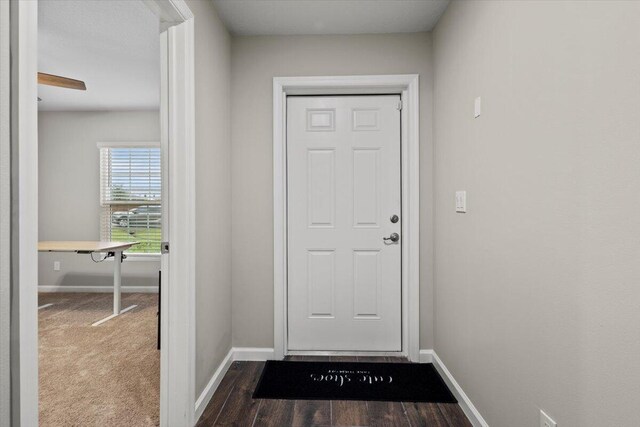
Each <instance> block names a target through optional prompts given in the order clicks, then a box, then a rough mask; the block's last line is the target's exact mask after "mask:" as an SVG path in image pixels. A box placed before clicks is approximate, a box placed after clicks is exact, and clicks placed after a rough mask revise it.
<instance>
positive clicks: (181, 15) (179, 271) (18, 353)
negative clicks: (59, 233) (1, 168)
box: [11, 0, 196, 427]
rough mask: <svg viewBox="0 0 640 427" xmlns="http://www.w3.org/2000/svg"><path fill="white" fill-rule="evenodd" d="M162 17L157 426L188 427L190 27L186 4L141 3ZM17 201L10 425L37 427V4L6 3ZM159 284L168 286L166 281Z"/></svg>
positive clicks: (191, 335)
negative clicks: (164, 248)
mask: <svg viewBox="0 0 640 427" xmlns="http://www.w3.org/2000/svg"><path fill="white" fill-rule="evenodd" d="M142 1H143V2H144V3H145V4H147V5H148V6H149V7H150V8H151V9H152V10H153V11H154V12H155V13H156V14H157V15H158V16H159V18H160V20H161V29H162V31H163V32H162V34H161V35H160V37H161V44H162V47H163V49H165V51H163V52H162V55H161V59H162V61H163V64H162V65H163V72H162V77H163V78H165V79H166V81H165V82H164V83H165V85H164V90H166V93H165V94H166V95H168V96H165V97H164V98H165V99H168V102H167V103H166V104H164V105H162V106H161V120H160V123H161V126H162V129H161V137H162V138H164V141H165V142H168V144H165V146H166V145H168V150H167V157H168V159H167V160H168V165H167V166H168V170H169V174H168V175H169V176H168V177H166V179H167V180H168V183H169V184H168V188H169V194H168V203H169V212H170V213H169V224H168V228H169V233H168V235H169V241H170V242H171V256H166V255H163V257H162V263H163V268H165V269H166V270H167V271H168V274H163V283H165V284H166V283H168V282H171V283H176V284H179V286H166V287H165V288H164V290H163V296H164V298H162V308H161V309H162V325H161V329H162V343H163V346H162V350H161V357H160V359H161V362H160V376H161V382H160V425H161V426H165V427H167V426H171V427H174V426H175V427H183V426H184V427H191V426H193V425H194V423H195V253H196V251H195V237H196V234H195V173H194V170H195V133H194V131H195V120H194V108H195V107H194V101H195V90H194V83H195V82H194V71H195V67H194V25H193V14H192V13H191V11H190V10H189V8H188V6H187V4H186V2H185V0H142ZM11 7H12V11H11V29H12V40H11V44H12V54H13V57H14V61H13V70H12V76H13V77H14V78H13V80H12V82H11V84H12V97H13V98H14V100H15V101H14V104H13V106H12V118H11V120H12V122H13V124H14V125H13V129H14V131H13V132H12V138H14V140H15V142H14V155H13V159H12V168H16V169H14V182H13V183H12V185H13V187H14V194H15V198H14V199H13V200H12V206H13V207H14V211H17V215H16V217H15V218H14V224H13V227H12V232H13V236H14V237H13V238H14V244H13V251H12V257H13V260H12V262H13V264H12V277H13V279H12V287H13V299H12V304H13V307H14V309H13V313H14V314H13V318H12V335H13V338H12V342H13V343H15V344H17V345H12V348H11V351H12V352H13V353H12V356H13V359H12V362H11V363H12V367H11V368H12V378H13V379H14V381H13V383H12V410H13V414H12V419H13V422H12V425H16V426H22V427H31V426H35V425H37V424H38V377H37V375H34V374H33V373H34V372H38V310H37V293H38V290H37V289H38V273H37V259H38V249H37V246H38V245H37V244H38V231H37V228H38V227H37V224H38V175H37V170H38V106H37V93H38V89H37V71H38V69H37V52H38V49H37V39H38V9H37V8H38V3H37V1H17V0H16V1H12V2H11ZM165 279H168V280H167V281H165Z"/></svg>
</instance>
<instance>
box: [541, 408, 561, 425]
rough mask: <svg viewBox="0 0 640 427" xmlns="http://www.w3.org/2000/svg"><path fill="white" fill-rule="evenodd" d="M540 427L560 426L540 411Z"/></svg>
mask: <svg viewBox="0 0 640 427" xmlns="http://www.w3.org/2000/svg"><path fill="white" fill-rule="evenodd" d="M540 427H558V424H557V423H556V422H555V421H553V420H552V419H551V417H550V416H549V415H547V414H545V413H544V411H543V410H542V409H541V410H540Z"/></svg>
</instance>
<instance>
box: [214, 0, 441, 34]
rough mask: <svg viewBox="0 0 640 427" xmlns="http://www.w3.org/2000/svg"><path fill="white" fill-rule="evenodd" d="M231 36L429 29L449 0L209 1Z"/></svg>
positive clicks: (392, 31) (404, 31) (363, 32)
mask: <svg viewBox="0 0 640 427" xmlns="http://www.w3.org/2000/svg"><path fill="white" fill-rule="evenodd" d="M213 3H214V4H215V7H216V10H217V11H218V14H219V15H220V18H221V19H222V21H223V22H224V23H225V25H226V26H227V28H228V29H229V31H230V32H231V33H232V34H239V35H290V34H370V33H413V32H419V31H430V30H431V29H433V27H434V25H435V24H436V22H437V21H438V19H439V18H440V16H441V15H442V13H443V12H444V10H445V9H446V7H447V5H448V4H449V0H213Z"/></svg>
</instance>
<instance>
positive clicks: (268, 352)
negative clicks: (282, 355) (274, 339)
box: [232, 347, 275, 361]
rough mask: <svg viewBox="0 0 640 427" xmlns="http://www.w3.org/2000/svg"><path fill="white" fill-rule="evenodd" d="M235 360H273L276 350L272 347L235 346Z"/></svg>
mask: <svg viewBox="0 0 640 427" xmlns="http://www.w3.org/2000/svg"><path fill="white" fill-rule="evenodd" d="M232 350H233V360H234V361H235V360H247V361H248V360H251V361H264V360H273V359H274V358H275V351H274V350H273V349H272V348H262V347H233V348H232Z"/></svg>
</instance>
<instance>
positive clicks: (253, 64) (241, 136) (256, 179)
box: [231, 33, 433, 348]
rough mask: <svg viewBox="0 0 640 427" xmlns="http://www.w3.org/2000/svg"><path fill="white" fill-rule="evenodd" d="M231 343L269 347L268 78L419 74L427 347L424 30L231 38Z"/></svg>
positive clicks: (428, 91) (428, 334)
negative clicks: (412, 32) (347, 34)
mask: <svg viewBox="0 0 640 427" xmlns="http://www.w3.org/2000/svg"><path fill="white" fill-rule="evenodd" d="M231 52H232V62H231V67H232V78H231V82H232V93H233V102H232V109H231V112H232V114H231V123H232V125H231V129H232V140H233V145H232V157H231V161H232V165H233V167H232V188H233V197H232V218H233V219H232V221H233V233H232V235H233V239H232V254H233V257H232V265H233V267H232V277H233V310H232V313H233V344H234V346H248V347H273V201H272V197H273V183H272V181H273V179H272V176H273V171H272V169H273V168H272V121H273V113H272V102H273V101H272V98H273V97H272V78H273V77H275V76H304V75H349V74H414V73H417V74H420V97H421V98H420V102H421V103H420V114H421V118H420V145H421V147H420V150H421V151H420V161H421V166H422V169H421V173H420V181H421V188H422V195H421V206H420V210H421V212H420V215H421V236H420V240H421V243H420V246H421V248H420V249H421V260H422V262H421V274H420V276H421V277H420V279H421V280H420V281H421V286H420V305H421V320H420V322H421V324H420V326H421V331H420V332H421V333H420V335H421V339H420V345H421V347H422V348H431V347H432V345H433V329H432V328H433V302H432V298H433V281H432V279H433V268H432V258H433V256H432V235H433V227H432V194H431V189H432V188H433V183H432V173H433V167H432V163H433V150H432V141H431V134H432V125H431V117H432V61H431V37H430V35H429V34H428V33H420V34H393V35H389V34H387V35H357V36H275V37H260V36H258V37H234V38H233V41H232V50H231Z"/></svg>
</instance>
